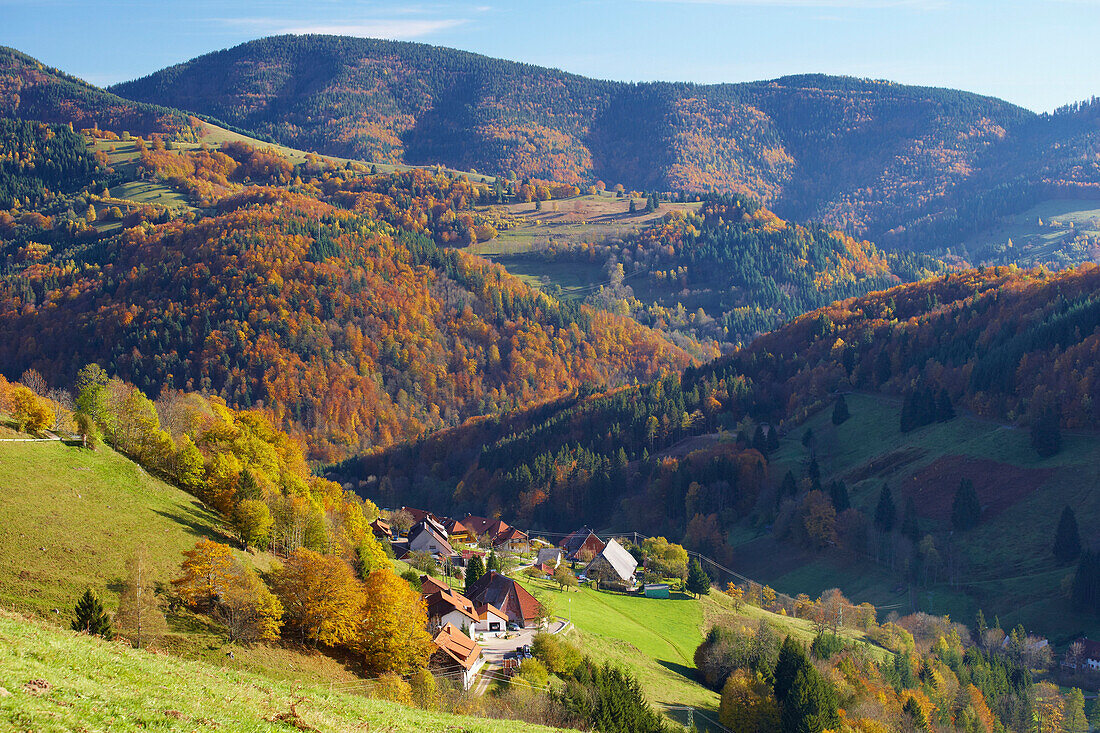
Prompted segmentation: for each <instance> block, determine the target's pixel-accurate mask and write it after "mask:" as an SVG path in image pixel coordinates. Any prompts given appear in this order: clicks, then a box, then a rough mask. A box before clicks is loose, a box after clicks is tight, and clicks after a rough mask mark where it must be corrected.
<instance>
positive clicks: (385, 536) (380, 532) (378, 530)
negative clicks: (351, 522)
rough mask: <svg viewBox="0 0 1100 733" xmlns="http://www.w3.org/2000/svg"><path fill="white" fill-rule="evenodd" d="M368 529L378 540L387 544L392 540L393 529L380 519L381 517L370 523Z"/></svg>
mask: <svg viewBox="0 0 1100 733" xmlns="http://www.w3.org/2000/svg"><path fill="white" fill-rule="evenodd" d="M370 529H371V532H373V533H374V536H375V537H377V538H378V539H379V540H385V541H386V542H389V541H390V540H392V539H393V529H392V528H391V527H390V523H389V522H387V521H386V520H385V519H382V517H379V518H378V519H375V520H374V521H373V522H371V523H370Z"/></svg>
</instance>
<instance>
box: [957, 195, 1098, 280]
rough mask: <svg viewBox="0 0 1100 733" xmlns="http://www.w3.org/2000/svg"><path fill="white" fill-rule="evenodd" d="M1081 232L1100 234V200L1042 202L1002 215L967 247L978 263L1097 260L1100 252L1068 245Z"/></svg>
mask: <svg viewBox="0 0 1100 733" xmlns="http://www.w3.org/2000/svg"><path fill="white" fill-rule="evenodd" d="M1040 222H1042V223H1041V224H1040ZM1082 234H1083V235H1088V236H1090V237H1100V200H1095V199H1093V200H1089V199H1081V200H1078V199H1052V200H1049V201H1043V202H1041V203H1039V204H1037V205H1035V206H1033V207H1031V208H1030V209H1028V210H1027V211H1023V212H1021V213H1019V214H1012V215H1010V216H1006V217H1003V218H1002V219H1001V221H1000V222H999V223H998V224H997V225H996V226H994V227H992V228H990V229H987V230H985V231H982V232H979V233H978V234H975V235H974V236H972V237H970V238H969V239H968V240H967V241H966V242H965V247H966V249H967V250H968V251H969V252H970V253H971V254H972V257H973V258H974V259H975V264H977V262H979V261H985V260H989V261H997V262H1010V261H1014V260H1018V261H1020V262H1021V264H1023V263H1040V262H1042V263H1046V262H1052V263H1057V264H1063V265H1068V264H1076V263H1078V262H1085V261H1090V260H1093V261H1095V259H1096V257H1097V255H1100V252H1095V251H1090V250H1088V249H1081V248H1078V247H1075V246H1071V245H1069V243H1070V242H1072V240H1073V239H1074V238H1075V237H1076V236H1078V235H1082ZM1010 243H1011V244H1010Z"/></svg>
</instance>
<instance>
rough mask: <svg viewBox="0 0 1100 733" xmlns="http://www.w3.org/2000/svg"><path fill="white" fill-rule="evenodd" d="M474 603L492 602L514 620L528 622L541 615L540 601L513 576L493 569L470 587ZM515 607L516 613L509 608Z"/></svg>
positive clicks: (470, 596)
mask: <svg viewBox="0 0 1100 733" xmlns="http://www.w3.org/2000/svg"><path fill="white" fill-rule="evenodd" d="M469 591H470V592H469V598H470V600H472V601H473V602H474V603H491V604H492V605H494V606H496V607H497V608H500V609H503V610H504V611H506V612H507V614H508V618H509V619H510V620H512V621H522V622H523V623H525V624H526V623H527V622H528V621H533V620H534V619H535V618H537V617H538V615H539V610H540V606H539V602H538V601H537V600H535V597H534V596H533V595H531V594H530V593H528V592H527V589H525V588H524V587H523V586H522V585H520V584H519V583H517V582H516V581H514V580H512V579H511V578H509V577H507V576H504V575H501V574H500V573H498V572H497V571H495V570H491V571H489V572H488V573H485V575H482V576H481V577H480V578H478V579H477V582H475V583H474V584H473V586H471V587H470V589H469ZM509 607H511V608H512V609H515V611H516V612H515V613H513V612H512V611H511V610H509Z"/></svg>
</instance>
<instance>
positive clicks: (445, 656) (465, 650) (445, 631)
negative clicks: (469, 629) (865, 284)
mask: <svg viewBox="0 0 1100 733" xmlns="http://www.w3.org/2000/svg"><path fill="white" fill-rule="evenodd" d="M432 643H433V644H434V645H435V651H434V652H432V656H431V658H430V659H429V661H428V667H429V668H430V669H431V671H432V672H433V673H435V674H437V675H439V676H446V677H452V676H453V677H455V678H456V679H461V680H462V688H463V689H465V690H468V689H470V684H471V683H472V682H473V680H474V677H475V676H476V675H477V673H478V671H479V670H480V669H481V667H482V665H484V664H485V658H484V657H482V656H481V647H480V646H478V645H477V642H476V641H474V640H473V639H471V638H470V637H469V636H466V634H463V633H462V632H461V631H460V630H458V629H457V628H455V627H454V625H453V624H446V625H444V626H443V628H441V629H440V630H439V633H438V634H436V635H435V638H434V639H432Z"/></svg>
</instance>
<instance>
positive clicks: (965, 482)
mask: <svg viewBox="0 0 1100 733" xmlns="http://www.w3.org/2000/svg"><path fill="white" fill-rule="evenodd" d="M981 517H982V504H981V502H980V501H978V492H977V491H975V490H974V482H973V481H971V480H970V479H968V478H964V479H961V480H960V481H959V488H958V489H956V490H955V499H954V501H952V502H951V526H952V527H954V528H955V529H957V530H959V531H960V532H962V531H966V530H968V529H974V528H975V527H977V526H978V522H979V521H980V520H981Z"/></svg>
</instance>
